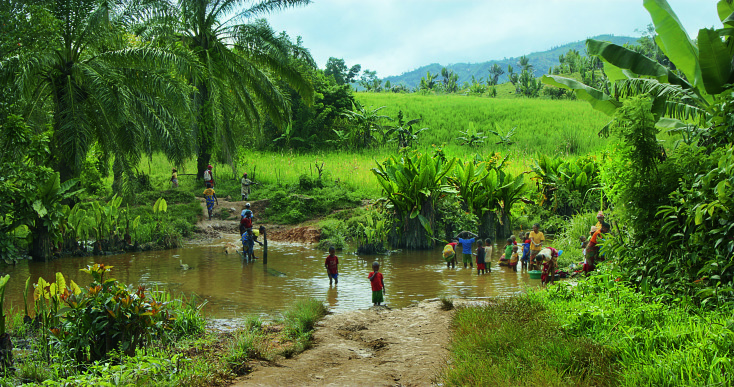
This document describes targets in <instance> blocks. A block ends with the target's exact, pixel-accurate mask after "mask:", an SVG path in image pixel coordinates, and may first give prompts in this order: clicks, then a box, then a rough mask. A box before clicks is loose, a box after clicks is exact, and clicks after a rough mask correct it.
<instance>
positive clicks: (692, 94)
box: [543, 0, 734, 129]
mask: <svg viewBox="0 0 734 387" xmlns="http://www.w3.org/2000/svg"><path fill="white" fill-rule="evenodd" d="M643 4H644V6H645V8H646V9H647V11H648V12H649V13H650V16H651V17H652V21H653V24H654V26H655V30H656V32H657V34H658V35H657V37H656V42H657V43H658V45H659V46H660V49H661V50H662V51H663V53H664V54H665V55H667V57H668V58H669V59H670V60H671V62H673V63H674V64H675V67H676V68H677V69H678V70H679V71H680V74H682V76H679V75H678V74H677V73H676V72H673V71H671V70H670V69H668V68H666V67H664V66H662V65H660V64H659V63H657V62H655V61H653V60H651V59H649V58H647V57H645V56H644V55H642V54H639V53H637V52H634V51H632V50H629V49H627V48H625V47H622V46H618V45H615V44H612V43H607V42H601V41H597V40H593V39H589V40H587V43H586V45H587V52H588V53H589V55H593V56H597V57H599V58H601V59H602V60H603V61H604V70H605V73H606V74H607V76H608V77H609V81H610V82H612V83H613V89H612V92H611V95H610V94H606V93H604V92H603V91H601V90H599V89H595V88H593V87H590V86H586V85H584V84H581V83H580V82H578V81H575V80H572V79H569V78H563V77H559V76H554V75H546V76H543V82H545V83H546V84H549V85H553V86H557V87H562V88H567V89H571V90H574V92H575V93H576V96H577V97H578V98H579V99H581V100H584V101H587V102H589V103H590V104H591V105H592V106H593V107H594V108H595V109H597V110H599V111H602V112H604V113H606V114H607V115H610V116H611V115H613V114H614V113H615V112H616V110H617V109H618V108H619V107H621V106H622V103H621V101H620V98H625V97H628V96H634V95H640V94H646V95H649V96H650V97H652V98H653V100H654V103H653V113H654V114H655V115H656V116H657V118H658V119H659V121H658V126H661V127H664V128H668V129H673V128H679V127H681V126H682V125H685V124H684V123H683V122H682V121H686V120H694V121H695V122H696V123H697V125H698V126H701V127H708V126H710V124H711V123H710V120H711V118H712V117H713V115H712V114H711V109H710V107H711V105H712V104H714V103H715V96H716V95H717V94H720V93H723V92H724V91H725V90H727V88H728V87H729V86H728V85H730V84H732V83H734V67H733V66H732V58H733V57H734V39H732V37H733V36H734V2H732V1H731V0H720V1H719V2H718V4H717V10H718V14H719V18H720V19H721V21H722V23H723V25H724V28H723V29H720V30H714V29H712V28H704V29H701V30H699V31H698V37H697V39H696V42H694V41H693V40H691V38H690V37H689V36H688V34H687V33H686V31H685V29H684V28H683V26H682V25H681V22H680V20H679V19H678V16H677V15H676V14H675V12H673V10H672V8H671V7H670V5H669V4H668V2H667V1H666V0H644V2H643ZM722 38H723V40H722ZM607 127H608V126H607ZM605 128H606V127H605Z"/></svg>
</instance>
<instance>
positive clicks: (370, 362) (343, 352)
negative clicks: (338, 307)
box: [233, 300, 452, 386]
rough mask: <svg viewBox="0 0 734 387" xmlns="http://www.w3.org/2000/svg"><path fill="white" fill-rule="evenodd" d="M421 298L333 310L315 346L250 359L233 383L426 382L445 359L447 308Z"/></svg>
mask: <svg viewBox="0 0 734 387" xmlns="http://www.w3.org/2000/svg"><path fill="white" fill-rule="evenodd" d="M440 305H441V302H440V301H436V300H432V301H423V302H420V303H417V304H415V305H413V306H409V307H405V308H402V309H393V310H391V309H387V308H384V307H378V308H370V309H368V310H357V311H351V312H345V313H337V314H332V315H329V316H326V317H325V318H324V319H323V320H321V321H320V322H319V323H318V324H317V328H316V331H315V333H314V340H315V344H314V347H313V348H311V349H309V350H307V351H305V352H303V353H301V354H300V355H297V356H296V357H294V358H292V359H280V360H276V361H274V362H271V363H268V362H254V363H253V364H251V367H252V369H253V371H252V372H251V373H250V374H248V375H246V376H243V377H240V378H238V379H237V380H236V381H235V383H234V384H233V386H283V385H292V386H324V385H326V386H328V385H334V386H344V385H350V386H353V385H369V386H395V385H401V386H425V385H431V384H433V383H434V382H435V381H436V377H437V376H438V375H439V374H440V372H441V370H442V369H443V367H444V366H445V365H446V364H447V357H448V349H447V347H448V343H449V337H450V334H449V326H450V321H451V315H452V312H451V311H444V310H441V307H440Z"/></svg>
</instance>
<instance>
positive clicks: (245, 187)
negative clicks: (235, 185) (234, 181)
mask: <svg viewBox="0 0 734 387" xmlns="http://www.w3.org/2000/svg"><path fill="white" fill-rule="evenodd" d="M240 183H241V184H242V189H241V193H242V201H245V200H247V199H248V197H249V196H250V185H252V180H250V179H248V178H247V172H245V173H243V174H242V179H241V180H240Z"/></svg>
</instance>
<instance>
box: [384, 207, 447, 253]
mask: <svg viewBox="0 0 734 387" xmlns="http://www.w3.org/2000/svg"><path fill="white" fill-rule="evenodd" d="M420 213H421V215H423V216H424V217H425V218H426V219H428V223H429V224H430V225H431V228H432V229H433V225H434V224H435V219H434V217H435V214H434V209H433V203H432V202H431V201H430V199H429V200H427V201H426V202H425V203H423V206H421V212H420ZM389 238H390V244H392V245H393V246H397V247H400V248H405V249H408V250H428V249H431V248H433V247H434V246H435V245H436V243H435V241H434V240H433V239H431V238H430V236H429V235H428V233H427V232H426V229H425V228H424V227H423V224H422V223H421V221H420V219H418V217H415V218H413V219H410V216H409V215H408V214H406V215H405V216H404V218H403V219H402V224H401V225H399V226H398V228H397V229H395V230H393V232H391V233H390V236H389Z"/></svg>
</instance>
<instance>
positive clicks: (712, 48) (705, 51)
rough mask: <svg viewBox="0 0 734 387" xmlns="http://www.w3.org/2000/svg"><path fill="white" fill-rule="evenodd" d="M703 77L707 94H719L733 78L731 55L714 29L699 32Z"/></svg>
mask: <svg viewBox="0 0 734 387" xmlns="http://www.w3.org/2000/svg"><path fill="white" fill-rule="evenodd" d="M698 50H699V54H700V65H701V77H702V79H703V85H704V87H705V89H706V92H707V93H709V94H719V93H721V92H723V91H724V85H725V84H727V83H729V79H730V78H731V76H732V68H731V54H730V53H729V49H728V48H727V47H726V44H725V43H724V42H723V41H722V40H721V37H720V36H719V34H718V33H717V32H716V31H714V30H712V29H707V28H704V29H701V30H699V31H698Z"/></svg>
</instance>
